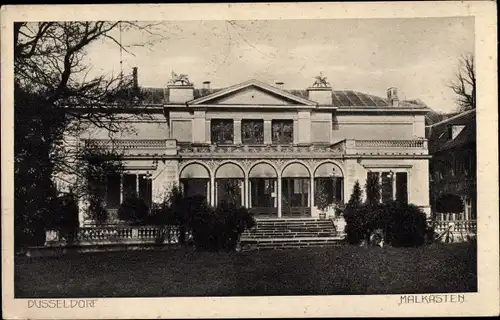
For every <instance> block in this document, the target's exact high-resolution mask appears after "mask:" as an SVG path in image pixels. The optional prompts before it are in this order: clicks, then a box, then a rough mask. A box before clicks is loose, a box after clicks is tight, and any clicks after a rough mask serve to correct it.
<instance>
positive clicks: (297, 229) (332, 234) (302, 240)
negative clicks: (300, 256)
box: [241, 218, 342, 250]
mask: <svg viewBox="0 0 500 320" xmlns="http://www.w3.org/2000/svg"><path fill="white" fill-rule="evenodd" d="M341 240H342V234H340V233H339V232H337V231H336V230H335V226H334V224H333V222H332V220H329V219H328V220H320V219H314V218H297V219H259V220H257V225H256V226H255V227H254V228H253V229H251V230H247V231H245V232H244V233H243V234H242V235H241V248H242V250H262V249H290V248H310V247H327V246H328V247H330V246H336V245H339V244H340V241H341Z"/></svg>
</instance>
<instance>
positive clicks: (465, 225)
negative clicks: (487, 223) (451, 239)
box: [434, 220, 477, 234]
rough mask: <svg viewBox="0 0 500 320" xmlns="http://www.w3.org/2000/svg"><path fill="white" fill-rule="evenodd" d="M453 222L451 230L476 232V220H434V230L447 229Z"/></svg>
mask: <svg viewBox="0 0 500 320" xmlns="http://www.w3.org/2000/svg"><path fill="white" fill-rule="evenodd" d="M450 224H453V227H452V230H451V231H452V232H458V233H465V234H469V233H476V228H477V224H476V220H437V221H434V230H435V231H436V232H438V233H439V232H442V231H444V230H447V229H448V228H449V227H450Z"/></svg>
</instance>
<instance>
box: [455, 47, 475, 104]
mask: <svg viewBox="0 0 500 320" xmlns="http://www.w3.org/2000/svg"><path fill="white" fill-rule="evenodd" d="M449 87H450V88H451V89H452V90H453V91H454V92H455V94H456V95H457V98H456V101H457V104H458V111H466V110H470V109H475V108H476V69H475V59H474V55H473V54H465V55H463V56H462V57H461V58H460V60H459V63H458V70H457V72H456V75H455V80H454V81H452V82H451V84H450V85H449Z"/></svg>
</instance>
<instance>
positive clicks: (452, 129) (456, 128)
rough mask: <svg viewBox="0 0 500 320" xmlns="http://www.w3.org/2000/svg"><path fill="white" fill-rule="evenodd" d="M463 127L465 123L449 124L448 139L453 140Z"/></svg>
mask: <svg viewBox="0 0 500 320" xmlns="http://www.w3.org/2000/svg"><path fill="white" fill-rule="evenodd" d="M464 128H465V125H463V124H460V125H450V126H448V139H449V140H453V139H455V138H456V137H458V135H459V134H460V133H461V132H462V130H463V129H464Z"/></svg>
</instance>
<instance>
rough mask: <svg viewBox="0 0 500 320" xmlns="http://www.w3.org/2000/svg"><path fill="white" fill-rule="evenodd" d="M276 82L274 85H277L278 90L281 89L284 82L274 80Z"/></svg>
mask: <svg viewBox="0 0 500 320" xmlns="http://www.w3.org/2000/svg"><path fill="white" fill-rule="evenodd" d="M275 84H276V87H278V89H280V90H283V85H284V84H285V83H284V82H281V81H276V82H275Z"/></svg>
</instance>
